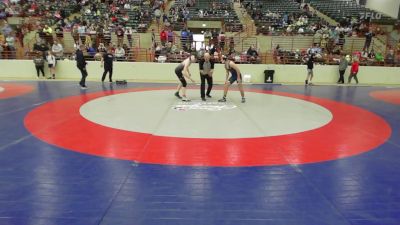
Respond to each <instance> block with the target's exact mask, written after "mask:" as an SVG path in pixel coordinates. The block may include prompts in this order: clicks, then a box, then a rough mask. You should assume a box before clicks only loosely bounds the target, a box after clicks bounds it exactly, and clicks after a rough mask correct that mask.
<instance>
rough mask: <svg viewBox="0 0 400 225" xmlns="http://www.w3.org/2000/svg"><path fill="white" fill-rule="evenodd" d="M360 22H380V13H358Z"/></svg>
mask: <svg viewBox="0 0 400 225" xmlns="http://www.w3.org/2000/svg"><path fill="white" fill-rule="evenodd" d="M360 19H361V20H370V19H372V20H380V19H382V13H378V12H361V13H360Z"/></svg>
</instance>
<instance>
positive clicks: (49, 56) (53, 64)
mask: <svg viewBox="0 0 400 225" xmlns="http://www.w3.org/2000/svg"><path fill="white" fill-rule="evenodd" d="M46 61H47V64H48V66H49V70H50V75H51V76H50V77H48V78H47V79H56V57H55V56H54V55H53V53H51V51H48V52H47V56H46Z"/></svg>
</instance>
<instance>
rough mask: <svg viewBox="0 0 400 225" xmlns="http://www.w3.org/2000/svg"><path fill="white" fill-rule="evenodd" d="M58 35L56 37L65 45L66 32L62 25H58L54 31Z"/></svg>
mask: <svg viewBox="0 0 400 225" xmlns="http://www.w3.org/2000/svg"><path fill="white" fill-rule="evenodd" d="M54 31H55V33H56V37H57V39H58V41H59V42H60V43H64V31H63V29H62V27H61V25H60V24H58V25H57V27H56V28H55V29H54Z"/></svg>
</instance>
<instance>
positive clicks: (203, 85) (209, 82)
mask: <svg viewBox="0 0 400 225" xmlns="http://www.w3.org/2000/svg"><path fill="white" fill-rule="evenodd" d="M200 79H201V85H200V94H201V98H205V97H206V94H205V89H206V80H207V85H208V87H207V95H210V93H211V89H212V86H213V78H212V76H210V75H208V74H204V75H203V74H200Z"/></svg>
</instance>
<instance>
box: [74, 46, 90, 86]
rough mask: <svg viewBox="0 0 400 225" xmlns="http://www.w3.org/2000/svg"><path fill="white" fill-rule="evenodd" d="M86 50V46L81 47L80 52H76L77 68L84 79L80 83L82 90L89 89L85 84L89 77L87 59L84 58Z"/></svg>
mask: <svg viewBox="0 0 400 225" xmlns="http://www.w3.org/2000/svg"><path fill="white" fill-rule="evenodd" d="M84 49H85V45H81V46H80V47H79V49H78V50H76V67H78V69H79V70H80V71H81V74H82V78H81V81H80V82H79V85H80V86H81V88H82V89H87V86H86V84H85V82H86V77H87V75H88V73H87V70H86V64H87V63H86V60H85V57H84V56H83V50H84Z"/></svg>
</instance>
